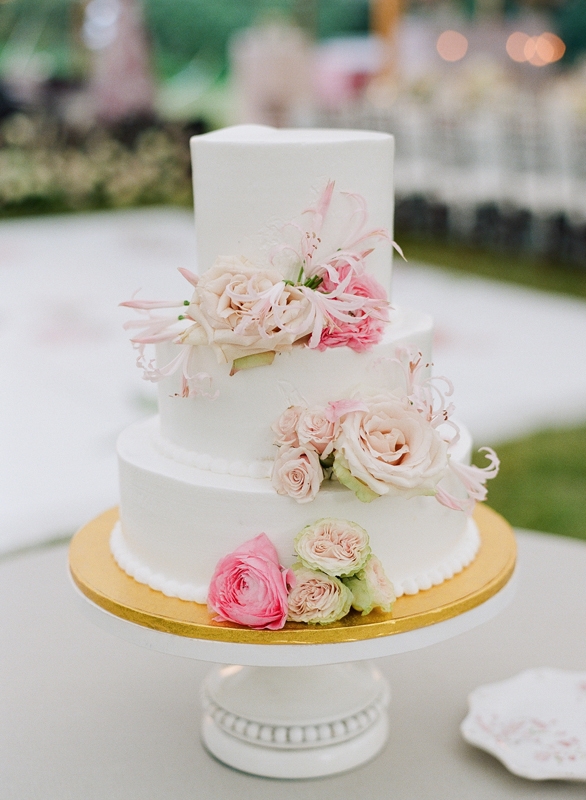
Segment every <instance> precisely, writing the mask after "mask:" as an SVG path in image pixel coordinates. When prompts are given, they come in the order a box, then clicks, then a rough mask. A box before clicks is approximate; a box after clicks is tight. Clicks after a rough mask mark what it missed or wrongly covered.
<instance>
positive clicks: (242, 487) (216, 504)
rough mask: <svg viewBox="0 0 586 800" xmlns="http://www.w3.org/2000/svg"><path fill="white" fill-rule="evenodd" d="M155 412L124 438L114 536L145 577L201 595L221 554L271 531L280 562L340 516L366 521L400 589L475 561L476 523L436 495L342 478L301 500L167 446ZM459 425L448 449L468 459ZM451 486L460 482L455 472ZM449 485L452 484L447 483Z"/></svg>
mask: <svg viewBox="0 0 586 800" xmlns="http://www.w3.org/2000/svg"><path fill="white" fill-rule="evenodd" d="M160 441H161V431H160V423H159V419H158V417H154V418H151V419H149V420H147V421H143V422H139V423H136V424H135V425H132V426H130V427H129V428H127V429H126V430H125V431H124V432H123V433H122V435H121V436H120V438H119V441H118V456H119V462H120V487H121V516H120V523H119V524H118V525H117V526H116V528H115V529H114V531H113V535H112V552H113V554H114V557H115V558H116V561H117V562H118V564H119V565H120V566H121V567H122V569H124V570H125V571H126V572H127V573H128V574H129V575H131V576H132V577H134V578H135V579H136V580H137V581H139V582H140V583H145V584H147V585H149V586H151V588H153V589H156V590H158V591H162V592H164V593H165V594H167V595H170V596H174V597H180V598H182V599H185V600H193V601H195V602H199V603H203V602H205V600H206V596H207V589H208V585H209V582H210V579H211V577H212V575H213V572H214V570H215V567H216V565H217V563H218V561H219V560H220V559H221V558H223V557H224V556H225V555H227V554H228V553H231V552H233V551H234V550H235V549H236V548H237V547H239V546H240V545H242V544H243V542H245V541H247V540H249V539H251V538H253V537H255V536H258V534H260V533H265V534H266V535H267V536H268V537H269V538H270V540H271V541H272V542H273V544H274V545H275V547H276V548H277V551H278V554H279V558H280V562H281V563H282V564H283V565H285V566H290V565H291V564H292V563H293V561H294V560H295V553H294V549H293V540H294V538H295V536H296V534H297V533H299V531H301V529H302V528H304V527H305V526H306V525H309V524H312V523H314V522H316V521H317V520H319V519H322V518H326V517H334V518H338V519H345V520H350V521H352V522H355V523H357V524H359V525H361V526H362V527H363V528H364V529H365V530H366V531H367V532H368V535H369V537H370V543H371V547H372V551H373V552H374V553H376V555H377V556H378V558H379V559H380V561H381V562H382V564H383V567H384V569H385V572H386V574H387V575H388V577H389V579H390V580H391V581H392V583H393V585H394V588H395V592H396V594H397V595H398V596H400V595H402V594H404V593H406V594H414V593H416V592H417V591H419V590H421V589H427V588H429V587H431V586H432V585H437V584H439V583H442V582H443V581H444V580H446V579H447V578H450V577H452V575H454V574H455V573H456V572H459V571H460V570H461V569H462V568H463V567H464V566H466V565H467V564H469V563H470V562H471V561H472V560H473V558H474V556H475V555H476V552H477V550H478V546H479V537H478V531H477V530H476V526H475V524H474V522H473V521H472V520H471V519H470V518H469V517H467V516H466V515H465V514H464V513H463V512H461V511H455V510H452V509H449V508H446V507H445V506H443V505H441V504H440V503H438V502H437V501H436V499H435V498H434V497H425V496H420V497H411V498H409V499H406V498H404V497H398V496H394V497H389V496H383V497H379V498H377V499H376V500H374V501H373V502H371V503H362V502H360V501H359V500H358V499H357V498H356V496H355V495H354V494H353V493H352V492H351V491H349V490H348V489H346V488H345V487H343V486H341V485H340V484H339V483H336V482H335V481H324V483H323V484H322V488H321V490H320V491H319V493H318V495H317V497H316V498H315V499H314V500H313V501H312V502H309V503H298V502H296V501H295V500H294V499H292V498H291V497H286V496H282V495H279V494H277V493H276V491H275V489H274V488H273V486H272V484H271V481H270V480H269V479H268V478H266V477H259V478H252V477H244V476H235V475H231V474H226V473H218V472H213V471H211V470H209V469H208V470H206V469H199V468H197V467H194V466H191V465H189V464H186V463H183V462H181V461H177V460H174V459H173V458H170V457H168V456H167V455H165V454H163V453H162V452H161V451H160V449H159V443H160ZM470 444H471V442H470V437H469V435H468V434H467V432H466V431H465V430H462V431H461V437H460V440H459V442H458V444H457V445H456V446H455V447H454V448H453V449H452V450H451V451H450V458H453V459H455V460H457V461H460V462H467V461H468V459H469V454H470ZM444 481H446V488H448V489H449V490H450V491H453V492H454V493H458V492H461V491H462V487H459V486H458V482H457V480H456V479H455V478H454V477H453V476H447V477H446V478H445V479H444ZM448 484H449V485H448Z"/></svg>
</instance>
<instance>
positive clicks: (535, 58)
mask: <svg viewBox="0 0 586 800" xmlns="http://www.w3.org/2000/svg"><path fill="white" fill-rule="evenodd" d="M506 48H507V53H508V55H509V58H511V59H512V60H513V61H517V62H518V63H520V64H522V63H525V62H529V64H531V65H532V66H534V67H544V66H545V65H546V64H553V63H554V62H555V61H559V60H560V58H561V57H562V56H563V55H564V53H565V52H566V46H565V44H564V43H563V41H562V40H561V39H560V37H559V36H556V35H555V33H550V32H549V31H546V32H545V33H542V34H541V35H540V36H528V35H527V34H526V33H522V32H521V31H515V33H512V34H511V35H510V36H509V38H508V39H507V45H506Z"/></svg>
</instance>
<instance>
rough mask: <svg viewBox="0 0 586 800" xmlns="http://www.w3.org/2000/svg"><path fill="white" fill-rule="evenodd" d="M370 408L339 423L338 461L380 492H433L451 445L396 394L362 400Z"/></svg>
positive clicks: (350, 415)
mask: <svg viewBox="0 0 586 800" xmlns="http://www.w3.org/2000/svg"><path fill="white" fill-rule="evenodd" d="M363 399H364V401H365V404H366V408H367V410H366V411H352V412H350V413H348V414H346V415H345V416H344V417H343V418H342V420H341V423H340V433H339V435H338V438H337V440H336V444H335V449H336V459H337V460H339V461H340V462H341V466H343V467H344V468H346V469H347V470H349V472H350V473H351V475H352V476H354V478H357V479H358V480H359V481H361V482H362V483H363V484H365V485H366V486H367V487H368V488H369V489H371V490H372V491H373V492H375V493H376V494H379V495H382V494H389V493H390V494H399V495H403V496H404V497H414V496H416V495H434V494H435V493H436V485H437V483H438V481H439V480H440V478H441V477H442V475H443V474H444V472H445V469H446V468H447V465H448V455H447V450H448V445H447V443H446V442H445V441H444V440H443V439H442V438H441V436H440V435H439V433H438V432H437V430H436V429H435V428H433V427H432V426H431V425H430V424H429V422H428V421H427V420H426V419H425V418H424V417H423V416H422V415H421V414H419V413H418V412H417V411H415V410H414V409H413V407H412V406H410V405H408V404H407V402H406V401H403V400H401V399H399V398H398V397H396V396H395V395H383V394H381V395H375V396H373V397H365V398H363Z"/></svg>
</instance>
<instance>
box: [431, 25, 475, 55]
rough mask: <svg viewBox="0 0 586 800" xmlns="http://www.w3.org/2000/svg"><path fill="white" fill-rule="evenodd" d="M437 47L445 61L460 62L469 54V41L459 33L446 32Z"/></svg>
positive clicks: (438, 41)
mask: <svg viewBox="0 0 586 800" xmlns="http://www.w3.org/2000/svg"><path fill="white" fill-rule="evenodd" d="M436 47H437V51H438V53H439V54H440V56H441V58H443V59H444V61H460V59H462V58H464V56H465V55H466V53H467V52H468V39H467V38H466V37H465V36H464V35H463V34H461V33H458V31H444V32H443V33H442V34H440V36H439V37H438V40H437V44H436Z"/></svg>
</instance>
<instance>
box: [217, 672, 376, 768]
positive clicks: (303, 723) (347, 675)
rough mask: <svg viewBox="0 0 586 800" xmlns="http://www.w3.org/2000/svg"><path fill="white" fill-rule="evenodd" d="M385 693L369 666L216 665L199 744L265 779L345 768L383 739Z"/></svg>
mask: <svg viewBox="0 0 586 800" xmlns="http://www.w3.org/2000/svg"><path fill="white" fill-rule="evenodd" d="M388 701H389V689H388V685H387V683H386V681H385V680H384V678H383V677H382V675H381V674H380V672H379V671H378V670H377V669H375V668H374V667H372V666H370V665H369V664H365V663H351V664H335V665H331V666H322V667H280V668H279V667H273V668H271V667H239V666H229V667H221V668H217V669H215V670H213V671H212V672H211V673H209V675H208V677H207V679H206V681H205V682H204V686H203V702H204V707H205V717H204V721H203V728H202V734H203V741H204V744H205V746H206V747H207V749H208V750H209V751H210V752H211V753H212V754H213V755H214V756H216V758H218V759H220V761H223V762H224V763H225V764H229V765H230V766H231V767H235V768H236V769H239V770H242V771H243V772H250V773H253V774H254V775H262V776H265V777H269V778H316V777H320V776H324V775H333V774H336V773H339V772H345V771H347V770H351V769H353V768H354V767H357V766H359V765H360V764H363V763H364V762H366V761H370V759H372V758H374V756H376V755H377V753H378V752H379V751H380V750H381V749H382V747H383V746H384V744H385V742H386V738H387V731H388V721H387V714H386V706H387V705H388Z"/></svg>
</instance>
